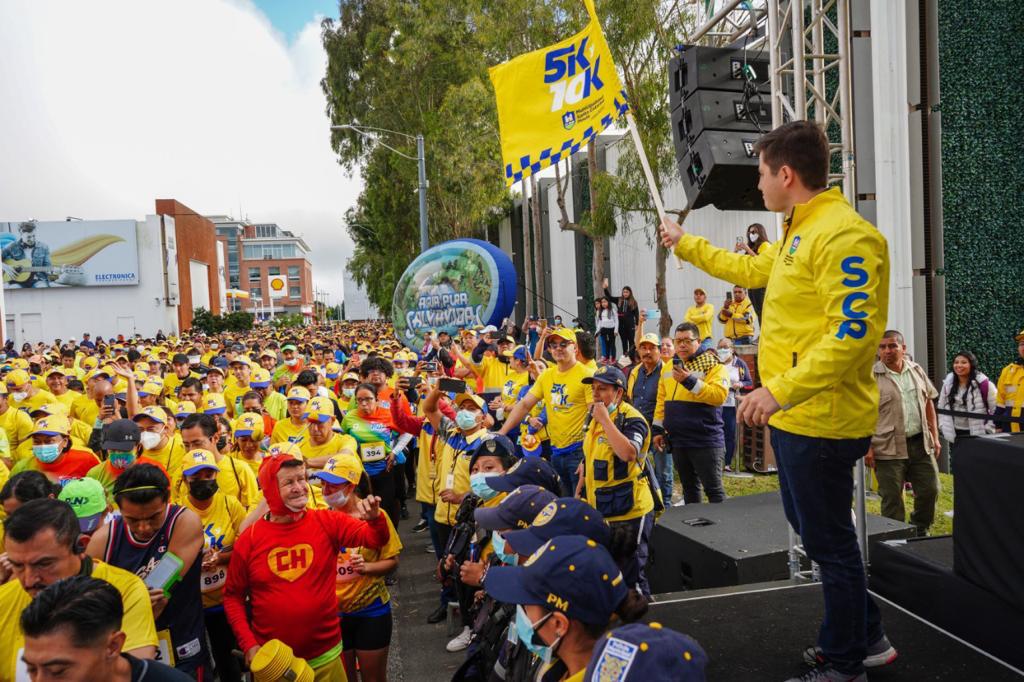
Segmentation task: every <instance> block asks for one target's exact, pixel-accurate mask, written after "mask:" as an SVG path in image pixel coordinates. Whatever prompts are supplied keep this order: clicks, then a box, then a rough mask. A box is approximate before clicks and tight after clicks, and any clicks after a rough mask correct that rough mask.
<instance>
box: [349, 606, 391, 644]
mask: <svg viewBox="0 0 1024 682" xmlns="http://www.w3.org/2000/svg"><path fill="white" fill-rule="evenodd" d="M391 627H392V620H391V611H390V610H389V611H388V612H387V613H385V614H382V615H380V616H348V615H342V616H341V644H342V647H343V650H344V651H375V650H377V649H384V648H386V647H388V646H390V645H391Z"/></svg>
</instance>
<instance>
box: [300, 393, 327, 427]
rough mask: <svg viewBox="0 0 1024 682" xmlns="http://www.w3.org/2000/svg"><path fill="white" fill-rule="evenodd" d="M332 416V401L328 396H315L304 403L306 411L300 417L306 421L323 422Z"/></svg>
mask: <svg viewBox="0 0 1024 682" xmlns="http://www.w3.org/2000/svg"><path fill="white" fill-rule="evenodd" d="M333 417H334V403H332V402H331V399H330V398H324V397H323V396H319V395H318V396H317V397H315V398H313V399H312V400H310V401H309V403H308V404H307V405H306V413H305V414H303V415H302V418H303V419H305V420H306V421H311V422H320V423H323V422H325V421H327V420H329V419H332V418H333Z"/></svg>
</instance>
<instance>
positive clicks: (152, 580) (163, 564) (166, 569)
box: [142, 552, 185, 597]
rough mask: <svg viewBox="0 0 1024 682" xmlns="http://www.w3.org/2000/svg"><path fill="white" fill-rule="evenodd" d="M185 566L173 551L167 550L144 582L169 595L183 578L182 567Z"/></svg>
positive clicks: (150, 587) (151, 587)
mask: <svg viewBox="0 0 1024 682" xmlns="http://www.w3.org/2000/svg"><path fill="white" fill-rule="evenodd" d="M184 566H185V562H184V561H182V560H181V559H179V558H178V557H177V556H176V555H175V554H174V553H173V552H167V553H165V554H164V556H163V558H162V559H160V561H158V562H157V563H156V566H154V567H153V570H152V571H150V572H149V575H147V576H146V579H145V580H143V581H142V582H144V583H145V584H146V587H148V588H149V589H151V590H163V593H164V594H165V595H167V596H168V597H169V596H170V593H171V588H172V587H174V584H175V583H177V582H178V581H179V580H181V569H182V568H183V567H184Z"/></svg>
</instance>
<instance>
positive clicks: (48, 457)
mask: <svg viewBox="0 0 1024 682" xmlns="http://www.w3.org/2000/svg"><path fill="white" fill-rule="evenodd" d="M32 454H33V455H35V458H36V459H38V460H39V461H40V462H42V463H43V464H51V463H53V462H55V461H57V458H58V457H60V445H58V444H57V443H46V444H45V445H33V446H32Z"/></svg>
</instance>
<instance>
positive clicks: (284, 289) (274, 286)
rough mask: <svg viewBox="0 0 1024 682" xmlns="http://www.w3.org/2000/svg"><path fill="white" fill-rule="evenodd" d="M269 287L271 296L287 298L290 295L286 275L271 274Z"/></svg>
mask: <svg viewBox="0 0 1024 682" xmlns="http://www.w3.org/2000/svg"><path fill="white" fill-rule="evenodd" d="M267 289H268V290H269V291H270V298H285V297H286V296H287V295H288V278H287V277H285V276H284V275H269V276H268V277H267Z"/></svg>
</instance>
